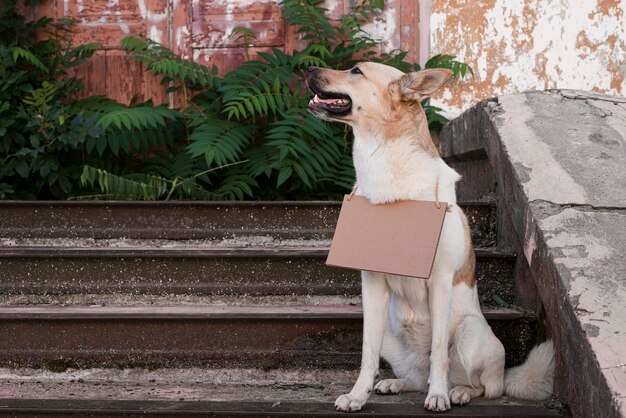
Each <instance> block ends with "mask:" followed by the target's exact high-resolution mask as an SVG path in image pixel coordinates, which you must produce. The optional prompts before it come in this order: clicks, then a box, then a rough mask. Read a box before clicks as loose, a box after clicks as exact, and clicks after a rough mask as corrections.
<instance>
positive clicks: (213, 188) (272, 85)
mask: <svg viewBox="0 0 626 418" xmlns="http://www.w3.org/2000/svg"><path fill="white" fill-rule="evenodd" d="M322 3H323V1H322V0H283V1H282V2H281V3H280V6H281V8H282V10H283V16H284V18H285V21H286V23H287V24H288V25H290V26H296V27H297V28H298V29H297V30H298V33H299V34H300V36H301V37H302V38H303V39H304V40H306V41H308V42H309V43H308V45H307V46H306V47H305V48H304V49H302V50H298V51H294V52H293V53H291V54H286V53H284V52H283V51H281V50H279V49H277V48H274V49H272V51H271V52H269V53H258V58H255V59H251V60H247V61H246V62H245V63H244V64H243V65H241V66H240V67H238V68H236V69H234V70H233V71H231V72H229V73H227V74H225V75H224V76H223V77H220V76H218V74H217V69H216V68H207V67H205V66H202V65H199V64H197V63H195V62H193V61H188V60H184V59H181V58H180V57H178V56H176V55H175V54H174V53H172V51H170V50H169V49H167V48H165V47H164V46H162V45H160V44H158V43H156V42H154V41H151V40H149V39H145V38H143V37H140V36H137V35H133V36H129V37H127V38H125V39H124V40H123V41H122V47H123V48H124V49H125V50H126V51H127V52H128V53H129V54H130V55H131V56H132V57H133V58H134V59H135V60H137V61H138V62H140V63H141V64H142V65H143V66H144V67H145V68H146V70H147V71H149V72H151V73H152V74H153V75H154V76H156V77H159V78H160V79H161V82H162V84H164V85H166V86H167V90H168V92H174V93H175V94H176V95H177V97H180V100H181V102H182V107H181V109H179V110H174V109H168V108H166V107H162V106H153V105H152V103H150V102H146V103H133V104H131V105H129V106H124V105H122V104H119V103H116V102H114V101H112V100H108V99H103V98H98V97H91V98H87V99H83V100H79V101H73V102H72V101H71V100H69V98H68V99H66V101H68V102H69V103H70V104H71V105H72V106H70V109H80V111H75V113H68V114H67V115H65V116H64V118H65V120H66V121H67V122H64V123H58V124H51V125H50V126H51V127H53V128H54V129H58V127H57V125H66V126H69V128H73V127H74V126H76V127H80V128H81V129H82V127H83V126H84V125H86V126H87V127H86V128H84V131H85V132H83V133H81V132H79V134H78V135H77V137H76V135H75V139H74V140H73V141H74V142H72V146H74V147H75V149H76V152H77V155H74V159H73V160H72V161H73V163H71V162H68V163H67V167H70V168H71V170H70V169H67V170H66V171H71V175H69V174H68V175H67V176H66V178H67V179H68V182H67V183H68V184H66V186H67V187H65V188H61V192H60V193H57V194H55V195H54V196H55V197H65V196H70V197H72V198H83V199H84V198H98V199H99V198H106V199H244V198H253V199H336V198H338V197H340V196H341V195H342V194H343V193H345V191H346V190H349V188H350V187H351V186H352V184H353V182H354V169H353V167H352V160H351V141H350V139H351V132H350V130H349V129H346V128H345V127H344V126H339V125H335V124H328V123H326V122H323V121H320V120H318V119H315V118H313V117H311V116H310V115H309V114H308V112H307V111H306V104H307V102H308V100H309V99H310V94H309V93H308V92H307V91H306V89H305V88H304V87H303V85H302V82H301V79H302V77H301V76H302V73H303V71H304V70H305V69H306V68H307V67H309V66H311V65H315V66H324V67H331V68H349V67H350V66H352V65H353V64H354V63H355V62H357V61H358V60H363V59H367V60H375V61H381V62H385V63H386V64H389V65H393V66H395V67H397V68H399V69H401V70H403V71H409V70H414V69H419V66H418V65H417V64H412V63H409V62H408V61H407V60H406V55H407V53H406V52H403V51H392V52H391V53H383V54H379V53H377V52H376V50H377V49H378V47H379V46H378V43H377V41H376V40H375V39H373V38H372V37H371V36H370V35H368V34H367V33H366V32H365V31H364V30H363V26H364V25H365V24H366V23H368V22H370V21H371V20H372V19H373V18H374V17H375V16H377V15H378V14H379V13H380V12H381V11H382V9H383V7H384V1H382V0H365V1H363V2H360V3H359V4H358V5H357V6H356V7H355V8H354V10H353V12H352V13H349V14H346V15H343V16H341V17H340V18H339V19H337V20H332V19H330V18H329V17H328V16H327V15H326V14H325V9H323V7H322ZM233 36H239V37H243V38H245V44H246V51H248V47H249V46H252V45H254V41H255V35H254V33H253V32H251V31H249V30H246V29H243V28H236V29H235V30H234V31H233ZM91 49H93V48H91ZM91 49H90V51H91ZM85 56H87V54H85ZM29 65H30V66H31V67H32V66H34V67H36V65H37V64H36V62H35V61H31V62H29ZM426 67H427V68H432V67H445V68H451V69H452V70H453V71H454V72H455V75H457V76H464V75H465V74H466V73H467V72H471V71H472V70H471V68H470V67H468V66H467V65H466V64H463V63H460V62H458V61H456V60H454V57H452V56H447V55H439V56H435V57H433V58H431V59H430V60H429V61H428V62H427V64H426ZM0 71H1V69H0ZM75 83H77V84H78V87H80V80H76V81H75ZM34 85H35V86H40V84H34ZM38 88H39V89H41V88H44V86H43V84H41V87H38ZM78 90H79V88H78ZM78 90H77V91H78ZM36 91H39V90H36ZM38 94H39V93H38ZM46 97H47V96H45V92H44V91H42V92H41V97H40V101H41V100H44V102H43V104H41V103H40V104H38V102H37V101H36V100H34V98H31V99H28V98H26V100H25V98H24V97H22V96H20V97H18V98H16V101H17V102H19V101H20V99H21V103H20V104H19V106H20V107H21V108H23V109H25V111H29V110H30V111H31V112H33V115H34V116H31V118H32V119H33V121H34V122H37V120H38V118H39V117H38V116H37V115H38V114H39V113H37V111H38V109H37V108H34V107H36V106H38V105H50V106H51V107H55V108H56V107H58V106H60V105H61V103H59V100H58V99H56V98H55V99H54V100H52V99H51V102H50V103H46V102H45V98H46ZM53 97H54V96H53ZM424 107H425V110H426V113H427V116H428V120H429V123H430V124H431V126H437V125H440V124H441V123H443V122H445V121H446V119H445V118H444V117H443V116H442V115H441V112H440V111H441V109H438V108H436V107H433V106H430V105H429V103H428V101H425V102H424ZM1 111H2V107H1V104H0V112H1ZM55 117H56V114H55ZM4 121H5V119H4V118H3V117H2V113H0V129H1V128H2V126H3V125H2V124H3V122H4ZM33 129H36V128H33ZM27 135H30V137H32V136H33V134H32V133H27ZM27 139H28V140H30V141H31V143H32V139H30V138H26V139H24V140H23V141H21V142H19V141H17V142H16V141H12V142H11V144H12V147H13V148H11V149H12V150H13V151H14V153H17V151H19V149H21V148H20V147H21V146H22V145H21V144H22V143H26V142H27ZM0 151H2V150H0ZM53 152H65V151H63V150H61V149H56V148H55V149H54V150H53ZM18 154H19V153H18ZM3 155H4V157H3ZM7 155H10V153H9V151H7V152H6V154H2V155H0V158H5V159H7V158H8V159H9V160H11V161H13V159H14V157H7ZM78 161H80V163H81V166H82V167H81V170H80V173H78V172H77V170H76V168H77V167H76V162H78ZM25 164H26V165H25ZM61 166H62V167H63V169H66V168H67V167H66V166H65V165H61ZM34 167H35V166H34V163H33V162H32V161H25V162H22V163H20V165H19V167H18V166H17V165H15V164H14V165H4V166H2V167H0V193H3V190H4V193H5V197H6V196H10V195H21V196H24V194H23V193H21V190H23V185H20V184H17V185H16V183H15V182H14V181H12V178H11V176H13V177H16V176H19V175H20V173H22V174H23V173H25V172H26V169H27V168H28V171H29V173H31V172H33V170H34ZM3 172H6V173H9V174H10V176H9V177H8V178H9V181H5V183H3V178H6V175H5V177H3V175H2V173H3ZM78 178H80V183H81V185H82V189H81V190H80V192H78V191H77V188H76V187H75V186H74V184H75V183H76V181H77V180H78ZM3 184H4V186H3ZM3 187H4V189H3ZM18 189H19V191H20V193H18V192H16V190H18ZM26 196H28V195H26ZM31 196H32V197H41V196H42V193H41V191H40V190H35V191H31ZM44 196H47V194H44ZM1 197H3V196H2V195H0V198H1Z"/></svg>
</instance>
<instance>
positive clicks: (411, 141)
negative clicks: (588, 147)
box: [307, 62, 554, 411]
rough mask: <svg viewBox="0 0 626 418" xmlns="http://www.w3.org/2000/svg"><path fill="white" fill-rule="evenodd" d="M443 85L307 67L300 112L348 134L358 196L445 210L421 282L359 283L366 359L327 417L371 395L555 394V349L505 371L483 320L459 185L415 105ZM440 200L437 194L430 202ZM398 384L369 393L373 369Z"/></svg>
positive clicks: (453, 398) (441, 405)
mask: <svg viewBox="0 0 626 418" xmlns="http://www.w3.org/2000/svg"><path fill="white" fill-rule="evenodd" d="M451 75H452V73H451V71H449V70H446V69H428V70H422V71H419V72H413V73H409V74H404V73H402V72H401V71H399V70H397V69H395V68H392V67H389V66H386V65H382V64H377V63H371V62H365V63H360V64H358V65H357V66H355V67H354V68H352V69H350V70H347V71H335V70H329V69H323V68H316V67H311V68H309V70H308V71H307V85H308V86H309V88H310V89H311V91H312V92H313V93H314V94H315V97H314V98H313V99H312V100H311V101H310V103H309V110H310V111H311V112H312V113H313V114H315V115H316V116H318V117H320V118H322V119H326V120H331V121H339V122H343V123H347V124H348V125H350V126H351V127H352V129H353V131H354V148H353V158H354V167H355V169H356V185H357V186H358V187H357V191H356V193H357V195H360V196H364V197H366V198H367V199H369V201H370V202H371V203H374V204H379V203H388V202H395V201H398V200H430V201H434V200H435V199H436V195H437V194H438V198H439V200H441V201H442V202H448V203H450V204H451V205H452V206H451V210H450V212H449V213H448V214H447V215H446V217H445V222H444V225H443V230H442V234H441V239H440V242H439V246H438V249H437V256H436V259H435V263H434V266H433V269H432V274H431V277H430V279H429V280H423V279H416V278H411V277H401V276H395V275H390V274H382V273H373V272H367V271H364V272H363V273H362V289H363V321H364V324H363V352H362V360H361V371H360V374H359V377H358V379H357V381H356V383H355V385H354V387H353V389H352V391H351V392H350V393H348V394H345V395H341V396H340V397H339V398H338V399H337V401H336V402H335V406H336V408H337V409H338V410H341V411H358V410H360V409H361V408H362V407H363V405H364V404H365V402H366V401H367V399H368V398H369V395H370V393H371V391H372V389H374V390H375V391H376V392H377V393H380V394H387V393H399V392H405V391H418V390H423V389H425V388H426V387H427V386H428V395H427V396H426V400H425V403H424V408H426V409H428V410H430V411H446V410H448V409H450V404H451V403H452V404H459V405H462V404H466V403H468V402H469V401H470V400H471V399H472V398H474V397H477V396H481V395H484V396H485V397H488V398H493V397H498V396H501V395H502V394H507V395H510V396H515V397H518V398H522V399H535V400H539V399H544V398H547V397H548V396H549V395H550V394H551V392H552V381H553V374H554V348H553V345H552V343H551V342H546V343H543V344H541V345H540V346H539V347H536V348H535V349H533V351H531V354H530V355H529V358H528V360H527V361H526V362H525V363H524V364H523V365H521V366H518V367H516V368H513V369H510V370H507V371H506V373H505V370H504V347H503V346H502V344H501V343H500V341H499V340H498V339H497V338H496V336H495V335H494V334H493V332H492V331H491V328H490V327H489V325H488V324H487V321H486V320H485V318H484V317H483V314H482V312H481V309H480V306H479V301H478V292H477V290H476V281H475V278H474V267H475V256H474V249H473V247H472V243H471V239H470V230H469V227H468V224H467V219H466V217H465V215H464V213H463V211H462V210H461V208H459V206H458V205H457V204H456V194H455V183H456V182H457V181H458V180H459V178H460V176H459V175H458V174H457V173H456V172H455V171H454V170H453V169H452V168H450V167H448V166H447V165H446V164H445V163H444V161H443V160H442V159H441V158H440V156H439V153H438V151H437V149H436V147H435V146H434V144H433V142H432V139H431V136H430V133H429V131H428V123H427V120H426V115H425V113H424V110H423V109H422V107H421V105H420V101H421V100H422V99H423V98H424V97H427V96H428V95H430V94H431V93H433V92H434V91H435V90H437V89H438V88H439V87H440V86H441V85H443V84H444V83H445V82H446V81H447V80H448V78H450V76H451ZM437 189H438V190H437ZM381 356H382V357H383V358H384V359H385V360H386V361H387V362H388V363H389V364H390V365H391V367H392V368H393V371H394V373H395V375H396V377H397V378H396V379H388V380H382V381H380V382H378V384H376V386H374V379H375V378H376V376H377V374H378V368H379V361H380V357H381Z"/></svg>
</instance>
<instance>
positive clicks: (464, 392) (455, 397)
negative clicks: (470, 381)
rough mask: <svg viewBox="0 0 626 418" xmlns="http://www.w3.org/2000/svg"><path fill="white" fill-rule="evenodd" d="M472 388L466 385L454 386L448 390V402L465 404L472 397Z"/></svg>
mask: <svg viewBox="0 0 626 418" xmlns="http://www.w3.org/2000/svg"><path fill="white" fill-rule="evenodd" d="M471 391H472V388H470V387H467V386H455V387H453V388H452V390H451V391H450V402H452V404H453V405H465V404H466V403H468V402H469V401H470V400H471V399H472V393H471Z"/></svg>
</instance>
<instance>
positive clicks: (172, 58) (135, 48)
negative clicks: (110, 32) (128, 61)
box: [121, 35, 219, 89]
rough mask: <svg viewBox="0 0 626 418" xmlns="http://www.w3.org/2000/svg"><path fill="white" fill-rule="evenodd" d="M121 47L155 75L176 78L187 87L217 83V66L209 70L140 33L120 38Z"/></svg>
mask: <svg viewBox="0 0 626 418" xmlns="http://www.w3.org/2000/svg"><path fill="white" fill-rule="evenodd" d="M121 45H122V48H124V49H125V50H126V51H127V52H129V53H130V54H131V55H132V56H133V58H134V59H135V60H136V61H138V62H140V63H141V64H143V65H144V66H146V68H147V69H148V71H151V72H153V73H154V74H156V75H162V76H166V77H169V78H170V79H175V80H178V81H179V82H180V83H181V84H185V85H187V84H190V86H189V87H191V88H197V89H203V88H213V87H215V86H216V84H219V77H218V76H217V68H213V69H212V70H209V69H208V68H207V67H205V66H203V65H200V64H198V63H196V62H194V61H188V60H184V59H182V58H180V57H178V56H177V55H176V54H174V53H173V52H172V51H171V50H169V49H168V48H166V47H164V46H163V45H161V44H160V43H158V42H155V41H153V40H151V39H147V38H144V37H143V36H141V35H131V36H127V37H125V38H124V39H122V42H121Z"/></svg>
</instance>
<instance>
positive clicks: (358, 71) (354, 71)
mask: <svg viewBox="0 0 626 418" xmlns="http://www.w3.org/2000/svg"><path fill="white" fill-rule="evenodd" d="M350 73H351V74H363V73H362V72H361V70H360V69H359V67H354V68H353V69H352V70H350Z"/></svg>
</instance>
